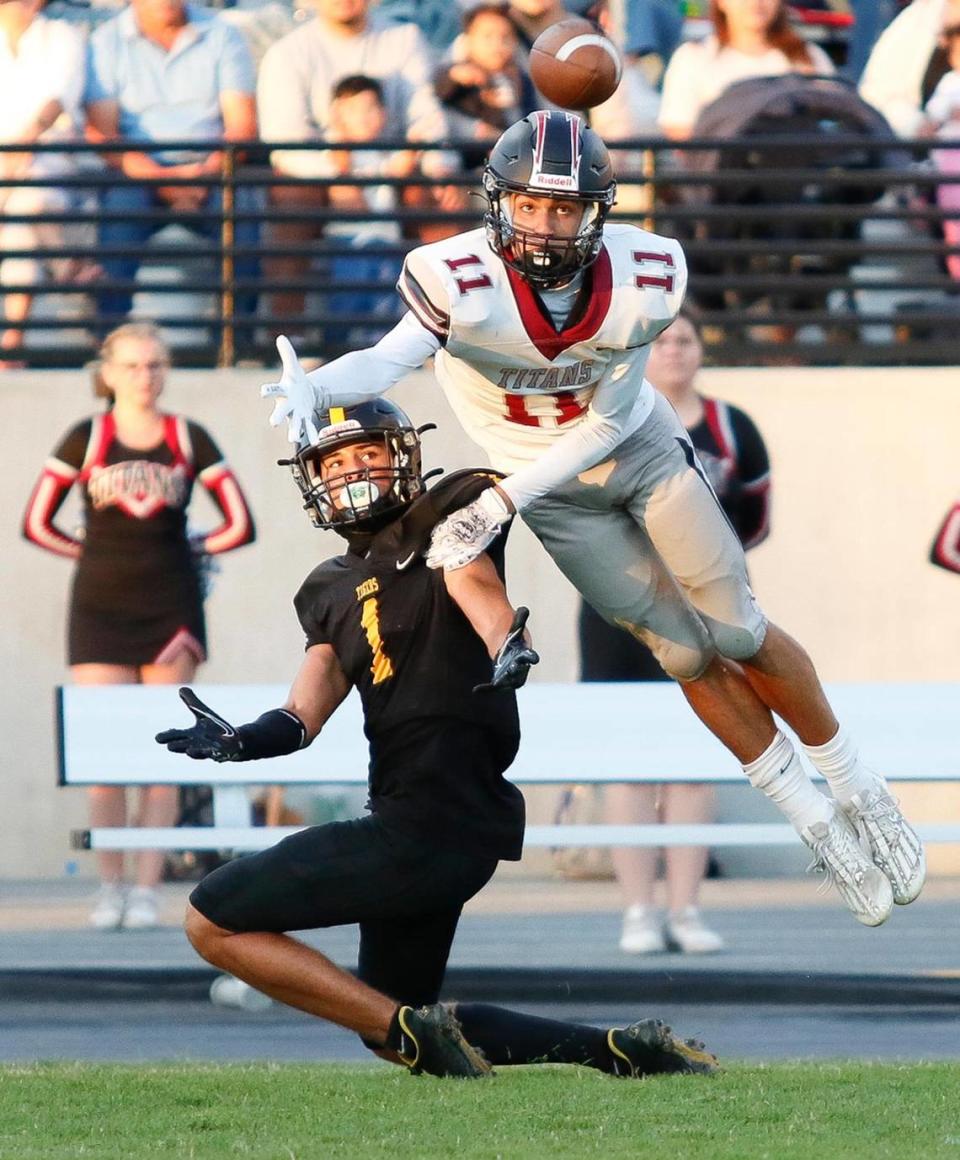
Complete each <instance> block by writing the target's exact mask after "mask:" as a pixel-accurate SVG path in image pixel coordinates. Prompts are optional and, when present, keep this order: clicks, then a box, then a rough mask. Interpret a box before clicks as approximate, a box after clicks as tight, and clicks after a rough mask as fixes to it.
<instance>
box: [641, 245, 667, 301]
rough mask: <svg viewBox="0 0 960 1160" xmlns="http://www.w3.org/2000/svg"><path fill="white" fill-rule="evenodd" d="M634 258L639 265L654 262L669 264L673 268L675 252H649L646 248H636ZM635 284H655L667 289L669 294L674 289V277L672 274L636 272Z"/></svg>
mask: <svg viewBox="0 0 960 1160" xmlns="http://www.w3.org/2000/svg"><path fill="white" fill-rule="evenodd" d="M633 260H634V261H635V262H636V263H637V265H639V266H645V265H647V264H648V263H653V264H655V265H657V266H667V267H669V269H671V270H672V269H673V265H674V264H673V254H666V253H664V254H655V253H647V252H646V251H645V250H634V251H633ZM633 281H634V285H636V286H640V287H641V288H642V287H644V286H654V287H656V288H657V289H658V290H666V292H667V293H668V294H669V293H670V292H671V291H672V290H673V284H674V277H673V275H672V274H661V275H655V274H635V275H634V278H633Z"/></svg>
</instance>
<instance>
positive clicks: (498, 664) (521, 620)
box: [473, 608, 540, 693]
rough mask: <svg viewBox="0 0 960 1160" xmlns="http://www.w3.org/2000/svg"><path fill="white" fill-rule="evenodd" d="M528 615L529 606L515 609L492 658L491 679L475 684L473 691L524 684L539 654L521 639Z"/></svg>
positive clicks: (484, 691)
mask: <svg viewBox="0 0 960 1160" xmlns="http://www.w3.org/2000/svg"><path fill="white" fill-rule="evenodd" d="M529 615H530V609H529V608H518V609H517V611H516V613H515V615H514V617H513V624H511V625H510V631H509V632H508V633H507V635H506V638H505V640H504V642H503V644H502V645H501V646H500V649H499V651H498V652H497V655H496V656H495V657H494V658H493V679H492V680H491V681H490V682H489V684H486V685H475V686H474V689H473V691H474V692H475V693H493V692H496V691H497V690H498V689H519V688H522V687H523V685H525V684H526V682H527V677H528V675H529V673H530V669H531V668H532V667H533V666H534V665H538V664H539V663H540V654H539V653H537V652H534V650H533V649H532V648H530V647H529V646H528V645H527V643H526V641H525V640H524V639H523V630H524V627H525V626H526V623H527V618H528V617H529Z"/></svg>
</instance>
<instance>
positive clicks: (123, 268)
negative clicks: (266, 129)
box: [86, 0, 259, 328]
mask: <svg viewBox="0 0 960 1160" xmlns="http://www.w3.org/2000/svg"><path fill="white" fill-rule="evenodd" d="M86 104H87V119H88V125H89V131H90V135H91V137H92V138H93V139H94V140H95V141H97V142H110V141H120V140H125V139H126V140H131V141H136V142H142V143H143V145H144V149H143V151H140V150H132V151H130V152H126V153H105V154H104V160H105V161H106V163H107V165H109V166H111V167H112V168H114V169H117V170H118V171H119V173H120V175H122V178H124V179H125V180H119V181H117V182H116V183H115V184H113V185H110V186H108V187H106V188H105V189H104V192H103V196H102V210H103V214H104V218H103V222H102V224H101V227H100V245H101V246H102V247H104V248H106V250H107V252H106V253H104V254H103V257H102V263H103V267H104V269H105V271H106V273H107V275H108V277H109V278H110V279H111V280H116V281H123V282H132V281H133V279H134V278H135V277H136V274H137V270H138V269H139V267H140V262H141V259H142V255H141V253H140V252H139V251H140V249H141V247H142V246H143V245H144V243H145V242H146V241H148V239H149V238H150V237H152V235H153V234H155V233H156V232H157V231H158V230H160V229H162V228H163V227H164V226H166V225H168V224H170V223H171V222H173V221H176V222H178V223H180V224H181V225H184V226H186V227H187V228H189V229H191V230H194V231H195V232H197V233H198V234H200V235H202V236H203V237H206V238H211V239H215V240H216V239H218V238H219V236H220V231H221V223H220V219H219V214H220V210H221V207H222V189H221V187H220V186H219V184H216V183H214V184H204V185H177V184H170V185H167V184H162V183H163V182H165V181H167V180H168V179H180V178H215V177H216V176H217V175H218V174H219V173H220V172H221V169H222V166H223V157H224V155H223V152H222V150H220V149H213V150H210V149H209V148H203V149H195V150H194V149H189V150H179V149H178V150H171V149H163V148H159V146H162V144H163V142H165V141H197V142H198V143H199V142H204V143H209V142H212V141H224V142H228V141H249V140H251V139H253V138H255V137H256V133H257V122H256V111H255V101H254V71H253V62H252V59H251V56H250V52H249V49H248V48H247V46H246V44H245V42H244V39H243V37H242V35H241V34H240V33H239V32H238V31H237V30H236V29H235V28H233V27H231V26H230V25H228V24H227V23H226V22H225V21H223V20H222V19H221V18H220V17H218V16H217V15H216V14H215V13H213V12H210V11H209V10H207V9H203V8H195V7H193V6H192V5H191V6H187V4H186V3H185V2H184V0H164V2H163V3H162V4H157V3H155V2H154V0H130V6H129V7H128V8H125V9H124V10H123V11H122V12H120V13H119V14H118V15H117V16H115V17H113V19H111V20H108V21H107V22H106V23H105V24H102V25H101V26H100V27H99V28H98V29H97V30H96V31H95V32H94V33H93V35H92V37H91V38H90V51H89V77H88V81H87V94H86ZM145 182H150V184H144V183H145ZM235 204H236V208H237V210H238V212H239V214H240V215H241V216H239V217H238V220H237V222H236V226H235V244H236V245H237V246H240V247H244V246H245V247H251V246H255V245H256V244H257V239H258V229H257V223H256V221H255V220H250V219H247V220H244V217H243V216H242V215H244V214H252V213H253V212H254V211H255V210H256V207H257V196H256V192H255V190H253V189H250V188H249V187H246V188H244V187H242V186H241V187H240V188H238V189H237V191H236V203H235ZM155 209H163V210H168V211H169V216H168V215H166V214H163V215H161V216H159V217H158V218H153V219H152V220H142V219H141V218H139V217H138V216H137V215H141V214H145V213H149V211H150V210H155ZM111 247H112V248H118V249H119V248H123V249H125V250H126V251H127V252H126V253H123V254H117V253H113V254H111V253H110V252H109V250H110V248H111ZM235 271H236V275H237V277H238V278H244V279H254V278H256V277H257V274H258V272H259V264H258V262H257V260H256V258H253V257H238V258H237V260H236V265H235ZM132 298H133V294H132V290H130V289H120V288H118V289H109V288H104V289H103V290H102V291H100V292H99V293H98V295H97V305H98V310H99V314H100V323H101V326H102V327H103V328H107V327H109V325H110V324H113V323H116V322H118V321H121V320H122V319H123V318H124V317H125V316H126V315H127V314H128V312H129V310H130V306H131V302H132ZM255 308H256V296H255V295H254V294H251V293H246V294H242V295H237V299H236V309H237V313H240V314H252V313H253V311H254V310H255Z"/></svg>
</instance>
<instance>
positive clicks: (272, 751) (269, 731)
mask: <svg viewBox="0 0 960 1160" xmlns="http://www.w3.org/2000/svg"><path fill="white" fill-rule="evenodd" d="M237 736H238V737H239V738H240V744H241V750H240V757H239V760H240V761H256V760H258V759H259V758H261V757H283V756H284V755H285V754H287V753H295V752H296V751H297V750H298V749H302V748H303V745H304V743H305V741H306V740H307V728H306V726H305V725H304V723H303V722H302V721H301V720H300V718H299V717H298V716H297V715H296V714H295V713H291V712H290V710H289V709H271V710H270V711H269V712H267V713H263V714H261V716H259V717H258V718H257V719H256V721H251V722H250V724H249V725H241V726H240V728H239V729H238V730H237Z"/></svg>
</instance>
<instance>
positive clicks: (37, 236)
mask: <svg viewBox="0 0 960 1160" xmlns="http://www.w3.org/2000/svg"><path fill="white" fill-rule="evenodd" d="M44 3H45V0H5V2H4V3H2V4H0V142H2V143H3V144H6V145H21V146H23V149H22V152H17V153H0V181H14V180H20V179H31V180H41V181H47V182H49V183H50V184H49V185H43V186H33V187H30V186H0V212H2V214H3V218H2V219H0V254H2V253H5V252H9V251H13V250H44V249H49V250H55V249H57V248H58V247H62V245H63V227H62V226H61V225H60V224H58V223H56V222H39V221H38V222H31V221H29V220H26V221H23V220H21V221H16V220H8V219H16V218H30V217H33V216H34V215H40V214H53V213H63V212H64V211H65V210H67V209H69V207H70V198H69V196H68V194H67V192H66V191H65V190H63V189H60V188H58V187H57V185H56V181H57V178H59V177H62V176H64V175H66V174H68V173H70V172H72V171H73V169H74V164H73V159H72V158H71V157H69V156H67V155H66V154H54V153H34V152H33V151H32V149H31V146H33V145H35V144H38V143H42V144H47V143H50V142H54V141H68V140H71V139H73V138H75V136H76V129H77V126H78V124H79V107H80V98H81V96H82V94H83V77H84V64H83V51H84V50H83V39H82V37H81V35H80V33H79V32H78V30H77V29H76V28H74V27H73V26H72V25H70V24H67V23H65V22H64V21H60V20H48V19H47V18H46V17H45V16H44V15H43V14H42V9H43V7H44ZM47 271H49V272H50V273H51V274H53V276H54V277H56V278H57V280H58V281H62V282H66V283H71V282H72V283H78V282H84V281H87V280H89V279H90V278H91V277H93V276H95V275H96V273H97V272H98V267H97V266H96V265H95V263H93V262H83V261H79V260H71V259H63V258H52V259H49V260H48V261H47V262H44V261H43V260H42V257H41V255H37V256H36V257H10V258H6V259H4V260H3V261H2V262H0V290H2V288H3V287H4V286H12V285H24V286H26V285H31V284H35V283H38V282H40V281H42V279H43V276H44V273H45V272H47ZM32 301H33V295H32V294H31V293H30V292H29V291H25V290H18V291H14V292H7V293H4V294H3V321H4V329H3V332H2V334H0V357H2V356H3V355H4V354H5V353H6V352H15V351H16V350H17V349H18V348H19V347H20V346H21V344H22V342H23V329H22V327H23V323H24V322H25V321H26V319H27V317H28V315H29V313H30V307H31V304H32ZM18 365H22V363H20V362H19V361H18V360H16V359H15V358H11V359H9V360H5V361H3V362H0V369H3V368H12V367H16V366H18Z"/></svg>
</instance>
